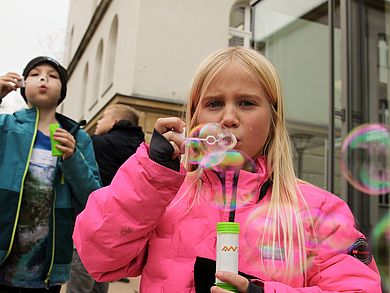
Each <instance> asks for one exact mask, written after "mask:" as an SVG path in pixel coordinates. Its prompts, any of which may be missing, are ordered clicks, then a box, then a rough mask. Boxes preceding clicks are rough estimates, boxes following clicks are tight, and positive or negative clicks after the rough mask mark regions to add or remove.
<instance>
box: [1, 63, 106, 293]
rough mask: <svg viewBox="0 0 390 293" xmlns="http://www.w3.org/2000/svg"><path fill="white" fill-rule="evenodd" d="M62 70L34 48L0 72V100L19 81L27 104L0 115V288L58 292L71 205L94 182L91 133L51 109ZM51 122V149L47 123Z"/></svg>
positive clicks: (65, 266) (62, 92) (59, 93)
mask: <svg viewBox="0 0 390 293" xmlns="http://www.w3.org/2000/svg"><path fill="white" fill-rule="evenodd" d="M66 83H67V72H66V69H65V68H64V67H62V66H61V65H60V64H59V63H58V62H57V61H56V60H54V59H52V58H50V57H46V56H39V57H36V58H34V59H32V60H31V61H30V62H29V63H28V64H27V65H26V67H25V69H24V71H23V76H20V75H19V74H17V73H13V72H10V73H7V74H6V75H4V76H1V77H0V100H1V99H2V98H3V97H4V96H5V95H7V94H8V93H9V92H11V91H12V90H16V89H17V88H20V89H21V94H22V96H23V98H24V99H25V101H26V103H27V104H28V109H25V110H21V111H18V112H15V113H14V114H4V115H0V142H1V145H0V178H1V181H0V214H1V217H0V230H1V237H0V291H1V292H16V291H15V290H19V291H17V292H25V291H24V290H27V289H38V290H39V289H41V288H42V289H43V288H47V289H48V291H45V292H59V291H60V288H61V284H62V283H64V282H65V281H66V280H67V279H68V274H69V266H70V262H71V259H72V252H73V244H72V238H71V236H72V232H73V226H74V216H75V207H77V208H80V207H84V205H85V203H86V202H87V199H88V196H89V194H90V193H91V192H92V191H93V190H95V189H97V188H99V187H101V181H100V177H99V171H98V167H97V164H96V161H95V156H94V152H93V146H92V141H91V139H90V137H89V136H88V134H87V133H86V132H85V131H83V130H82V129H80V125H79V124H77V123H76V122H75V121H73V120H71V119H69V118H67V117H65V116H63V115H61V114H59V113H56V108H57V106H58V105H59V104H60V103H61V102H62V101H63V100H64V99H65V97H66ZM54 123H58V124H59V125H60V128H58V129H57V130H56V131H55V132H54V134H53V139H54V140H56V141H57V142H58V145H57V146H56V149H57V150H59V151H61V152H62V154H61V155H60V156H53V155H52V153H51V140H50V137H49V136H50V133H49V125H50V124H54Z"/></svg>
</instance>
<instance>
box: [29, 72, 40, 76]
mask: <svg viewBox="0 0 390 293" xmlns="http://www.w3.org/2000/svg"><path fill="white" fill-rule="evenodd" d="M38 75H39V74H38V73H36V72H33V73H31V74H29V76H38Z"/></svg>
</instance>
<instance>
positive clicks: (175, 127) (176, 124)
mask: <svg viewBox="0 0 390 293" xmlns="http://www.w3.org/2000/svg"><path fill="white" fill-rule="evenodd" d="M184 127H185V123H184V121H182V120H181V119H180V118H177V117H169V118H158V119H157V121H156V124H155V125H154V129H155V130H156V131H157V132H159V133H160V134H161V135H163V136H164V137H165V138H166V139H167V140H168V141H169V142H170V143H171V145H172V147H173V149H174V151H173V154H172V157H171V159H172V160H174V159H176V158H178V157H180V155H181V154H182V152H183V151H182V150H181V148H180V146H181V145H182V144H183V142H184V138H183V137H181V136H180V133H181V132H183V128H184Z"/></svg>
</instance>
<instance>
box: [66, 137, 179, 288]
mask: <svg viewBox="0 0 390 293" xmlns="http://www.w3.org/2000/svg"><path fill="white" fill-rule="evenodd" d="M148 151H149V150H148V147H147V145H145V144H143V145H141V147H140V148H139V149H138V150H137V152H136V153H135V155H133V156H132V157H130V158H129V159H128V160H127V161H126V162H125V163H124V164H123V165H122V166H121V168H120V169H119V170H118V172H117V173H116V175H115V177H114V179H113V181H112V183H111V185H109V186H107V187H104V188H101V189H99V190H97V191H95V192H94V193H92V194H91V196H90V197H89V200H88V203H87V206H86V208H85V209H84V211H83V212H82V213H81V214H80V215H79V216H78V217H77V220H76V226H75V230H74V233H73V240H74V242H75V245H76V248H77V251H78V253H79V255H80V258H81V260H82V262H83V264H84V266H85V268H86V269H87V271H88V272H89V273H90V274H91V275H92V277H93V278H95V279H96V280H98V281H109V280H117V279H119V278H121V277H124V276H136V275H139V274H140V273H141V272H142V269H143V265H144V263H145V261H146V256H147V245H148V241H149V239H150V238H151V237H153V235H154V233H155V228H156V227H157V226H158V224H159V222H160V220H161V218H162V217H163V216H164V214H165V210H166V208H167V207H168V205H169V204H170V202H171V201H172V199H173V198H174V197H175V195H176V193H177V191H178V190H179V188H180V186H181V184H182V182H183V180H184V177H185V172H184V170H181V171H182V172H176V171H174V170H171V169H169V168H166V167H164V166H162V165H160V164H158V163H156V162H154V161H153V160H151V159H150V158H149V152H148Z"/></svg>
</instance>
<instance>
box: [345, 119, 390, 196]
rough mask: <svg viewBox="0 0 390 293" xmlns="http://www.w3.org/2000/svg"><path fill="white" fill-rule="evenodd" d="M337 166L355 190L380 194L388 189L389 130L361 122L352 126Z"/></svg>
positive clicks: (379, 125) (385, 127) (387, 127)
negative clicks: (354, 126) (353, 127)
mask: <svg viewBox="0 0 390 293" xmlns="http://www.w3.org/2000/svg"><path fill="white" fill-rule="evenodd" d="M340 169H341V172H342V174H343V176H344V177H345V178H346V179H347V180H348V182H349V183H350V184H351V185H352V186H353V187H354V188H356V189H357V190H359V191H361V192H364V193H367V194H370V195H379V194H385V193H388V192H390V129H389V126H387V125H383V124H363V125H360V126H359V127H356V128H355V129H353V130H352V131H351V132H350V133H349V134H348V135H347V136H346V137H345V139H344V141H343V144H342V146H341V158H340Z"/></svg>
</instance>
